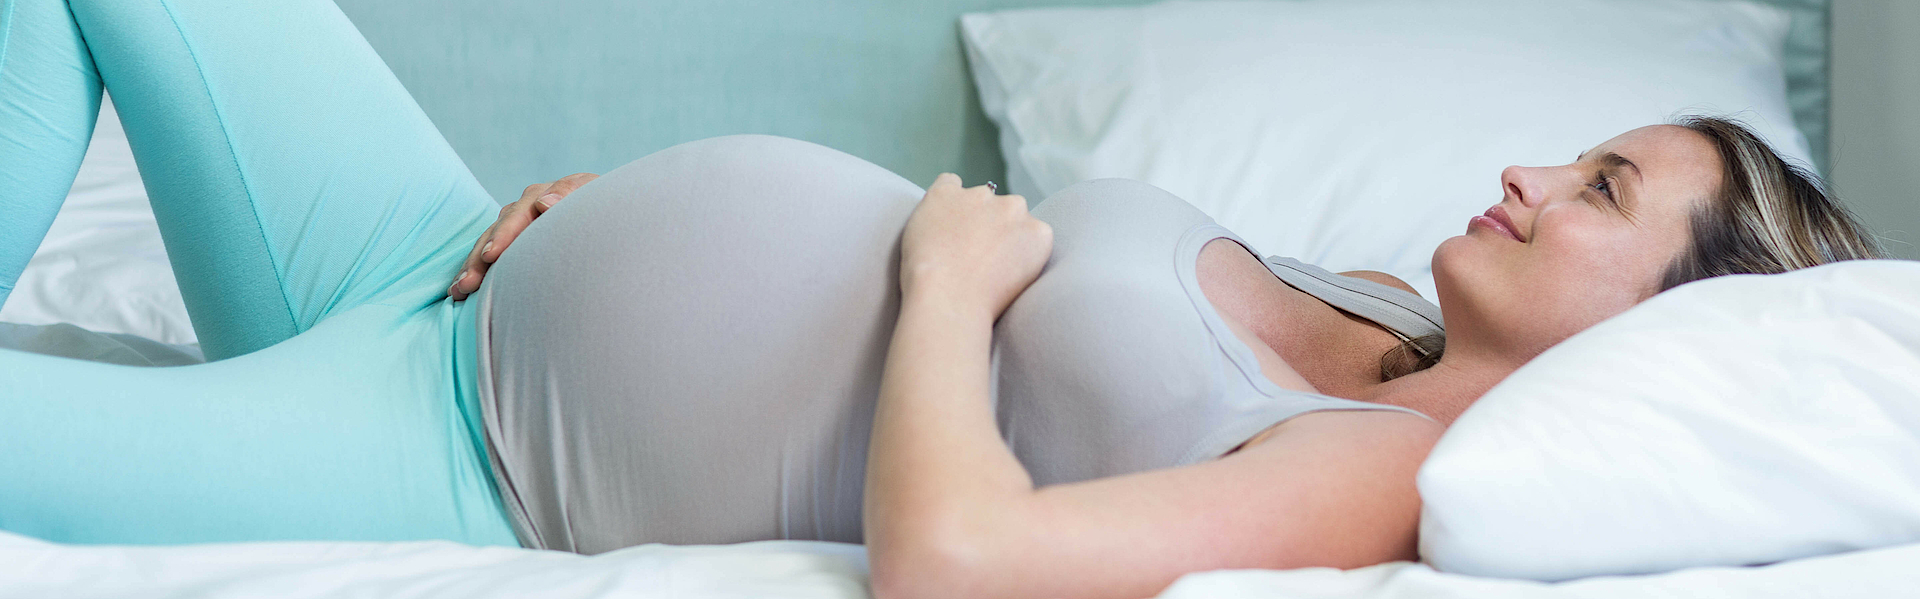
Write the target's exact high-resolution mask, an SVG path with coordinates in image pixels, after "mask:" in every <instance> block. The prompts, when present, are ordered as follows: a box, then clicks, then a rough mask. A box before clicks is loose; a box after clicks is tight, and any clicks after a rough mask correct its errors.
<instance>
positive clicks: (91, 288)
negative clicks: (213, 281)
mask: <svg viewBox="0 0 1920 599" xmlns="http://www.w3.org/2000/svg"><path fill="white" fill-rule="evenodd" d="M0 321H4V322H11V323H18V324H28V325H50V324H55V323H71V324H73V325H76V326H79V327H81V328H84V329H88V330H92V331H96V332H100V333H118V334H127V335H134V336H138V337H145V338H147V339H151V340H155V341H159V342H162V343H169V344H189V343H193V342H194V341H195V337H194V334H193V325H192V323H191V322H190V321H188V320H187V306H186V303H185V302H183V301H182V300H181V299H180V286H179V285H178V284H176V283H175V282H174V280H173V265H172V264H171V263H169V262H167V250H166V248H165V247H164V246H162V245H161V244H160V229H159V226H158V225H156V224H154V220H153V207H152V206H150V205H148V203H147V190H146V187H145V186H143V185H142V184H141V183H140V172H139V171H138V170H137V169H136V168H134V163H133V150H132V149H131V148H130V147H129V146H128V145H127V133H126V130H125V129H122V128H121V127H120V118H119V116H118V115H117V114H116V113H115V112H114V110H113V103H112V102H111V101H102V102H101V105H100V120H99V122H98V124H96V125H95V126H94V129H93V139H92V141H90V142H89V145H88V146H87V155H86V158H85V159H83V160H82V161H81V163H80V174H79V175H78V176H77V177H75V179H74V182H73V189H72V191H69V192H68V193H67V200H66V203H65V204H62V205H61V206H60V213H59V215H58V216H56V217H54V220H53V226H52V227H51V228H50V229H48V230H47V237H46V240H45V241H42V242H41V243H40V249H39V250H37V251H35V252H34V254H33V259H32V260H31V261H30V262H28V263H27V268H26V270H25V271H23V272H22V273H21V274H20V280H19V281H18V283H17V284H16V285H15V286H14V290H13V294H12V295H11V296H10V297H8V298H7V303H6V305H4V306H0Z"/></svg>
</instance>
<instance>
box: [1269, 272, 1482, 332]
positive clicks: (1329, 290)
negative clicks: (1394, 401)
mask: <svg viewBox="0 0 1920 599" xmlns="http://www.w3.org/2000/svg"><path fill="white" fill-rule="evenodd" d="M1265 262H1266V265H1267V270H1271V271H1273V274H1274V276H1277V277H1280V280H1281V281H1285V282H1286V283H1287V284H1288V285H1292V286H1293V287H1294V288H1295V289H1299V290H1300V291H1303V292H1306V293H1307V294H1308V295H1312V296H1314V297H1316V298H1319V299H1320V301H1324V302H1326V303H1328V304H1329V305H1332V306H1333V307H1335V308H1339V309H1341V310H1345V311H1347V312H1351V313H1353V314H1355V315H1358V316H1359V317H1361V318H1365V319H1367V320H1371V321H1373V322H1375V323H1378V324H1379V325H1380V326H1383V327H1386V328H1387V330H1389V331H1392V332H1393V334H1394V335H1396V336H1398V337H1400V339H1401V340H1411V339H1417V338H1420V337H1424V336H1427V335H1442V336H1444V335H1446V334H1447V326H1446V322H1445V321H1443V320H1442V319H1441V317H1440V307H1439V306H1436V305H1434V304H1433V302H1429V301H1427V300H1425V299H1423V298H1421V297H1420V296H1418V295H1414V294H1412V293H1408V292H1407V291H1406V290H1403V289H1396V288H1394V287H1389V286H1386V285H1382V284H1380V283H1375V282H1373V281H1369V280H1366V279H1361V278H1356V277H1349V276H1344V275H1338V274H1334V273H1332V272H1329V271H1328V270H1327V269H1324V268H1320V267H1318V266H1314V265H1312V264H1307V263H1305V262H1301V261H1299V260H1295V259H1293V258H1287V257H1284V256H1268V257H1267V259H1266V260H1265Z"/></svg>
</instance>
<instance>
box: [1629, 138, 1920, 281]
mask: <svg viewBox="0 0 1920 599" xmlns="http://www.w3.org/2000/svg"><path fill="white" fill-rule="evenodd" d="M1674 124H1676V125H1679V126H1681V127H1686V128H1687V129H1689V130H1692V131H1693V132H1695V133H1699V134H1700V135H1702V136H1705V137H1706V138H1707V140H1708V141H1709V142H1711V143H1713V145H1714V148H1715V149H1717V150H1718V151H1719V152H1720V162H1721V164H1722V165H1723V166H1722V167H1721V173H1720V176H1721V184H1720V189H1719V191H1718V192H1717V193H1715V194H1714V196H1713V197H1711V198H1708V201H1707V202H1706V203H1705V204H1704V205H1702V206H1701V207H1700V208H1698V209H1695V210H1694V212H1693V215H1692V219H1691V220H1692V223H1691V236H1690V237H1691V239H1690V240H1689V241H1688V243H1687V248H1686V250H1684V251H1682V252H1681V253H1680V256H1679V257H1678V258H1676V259H1674V261H1673V263H1672V264H1669V265H1668V266H1667V270H1666V272H1665V273H1664V275H1663V276H1662V277H1661V279H1660V290H1661V291H1666V290H1668V289H1672V288H1674V287H1678V286H1680V285H1683V284H1686V283H1690V282H1693V281H1698V280H1701V279H1707V278H1712V277H1718V276H1722V275H1735V274H1775V273H1782V272H1787V271H1789V270H1795V269H1800V268H1807V267H1809V266H1819V265H1822V264H1827V263H1829V262H1839V261H1841V260H1862V259H1869V258H1881V257H1884V256H1885V254H1884V253H1882V251H1881V249H1880V245H1879V243H1878V242H1877V241H1876V240H1875V239H1874V237H1873V234H1872V233H1870V232H1868V231H1867V229H1866V227H1863V226H1861V225H1860V221H1859V220H1858V219H1856V218H1854V216H1853V214H1852V213H1850V212H1848V211H1847V209H1846V208H1845V207H1844V206H1841V205H1840V204H1839V202H1836V201H1834V199H1833V197H1832V196H1831V195H1829V194H1828V193H1827V190H1826V186H1825V185H1823V184H1822V182H1821V181H1820V178H1819V176H1818V175H1814V174H1813V173H1811V172H1809V171H1808V170H1807V169H1805V168H1803V167H1801V166H1800V165H1797V164H1793V163H1790V162H1787V161H1786V160H1784V159H1782V158H1781V157H1780V155H1779V154H1778V153H1776V152H1774V151H1773V148H1771V147H1769V146H1767V142H1765V141H1763V140H1761V139H1760V137H1759V136H1757V135H1754V133H1753V131H1752V130H1750V129H1748V128H1747V127H1746V126H1745V125H1742V124H1740V123H1739V122H1737V121H1734V120H1731V119H1726V118H1719V117H1710V116H1689V117H1685V118H1682V119H1680V120H1679V121H1678V122H1676V123H1674Z"/></svg>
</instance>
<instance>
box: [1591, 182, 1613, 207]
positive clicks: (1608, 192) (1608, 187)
mask: <svg viewBox="0 0 1920 599" xmlns="http://www.w3.org/2000/svg"><path fill="white" fill-rule="evenodd" d="M1588 187H1592V188H1593V190H1594V191H1597V192H1600V195H1601V196H1604V197H1606V198H1607V201H1608V202H1615V200H1614V199H1613V180H1612V179H1601V180H1600V181H1599V182H1597V183H1594V184H1592V185H1589V186H1588Z"/></svg>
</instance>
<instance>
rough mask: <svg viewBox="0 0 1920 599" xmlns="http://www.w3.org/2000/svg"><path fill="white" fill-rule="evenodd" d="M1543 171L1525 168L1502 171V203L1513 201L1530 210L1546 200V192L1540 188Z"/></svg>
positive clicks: (1511, 168)
mask: <svg viewBox="0 0 1920 599" xmlns="http://www.w3.org/2000/svg"><path fill="white" fill-rule="evenodd" d="M1541 170H1542V169H1539V168H1534V167H1525V166H1517V165H1516V166H1509V167H1507V168H1506V170H1503V171H1500V185H1501V187H1503V188H1504V191H1503V193H1504V194H1505V195H1504V197H1502V198H1501V201H1506V200H1513V201H1515V202H1518V203H1519V204H1520V205H1522V206H1527V207H1529V208H1531V207H1533V205H1534V204H1538V203H1540V200H1542V199H1544V198H1546V192H1545V190H1543V189H1542V188H1541V187H1540V184H1541V178H1542V176H1541V175H1542V173H1541V172H1540V171H1541Z"/></svg>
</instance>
